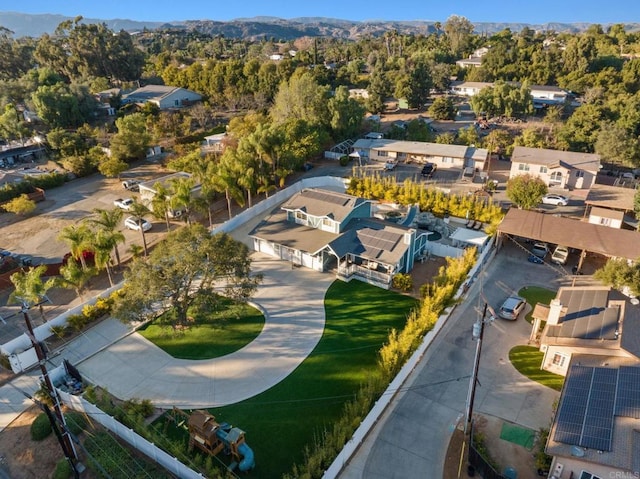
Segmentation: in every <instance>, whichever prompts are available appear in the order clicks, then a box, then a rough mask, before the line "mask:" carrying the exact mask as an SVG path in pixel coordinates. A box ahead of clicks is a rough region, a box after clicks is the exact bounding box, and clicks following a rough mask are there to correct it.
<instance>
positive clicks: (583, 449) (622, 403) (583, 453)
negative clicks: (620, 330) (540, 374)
mask: <svg viewBox="0 0 640 479" xmlns="http://www.w3.org/2000/svg"><path fill="white" fill-rule="evenodd" d="M545 452H546V453H547V454H549V455H551V456H553V462H552V463H551V470H550V476H549V477H550V478H553V479H570V478H574V479H609V478H612V477H620V478H623V477H629V478H636V477H640V364H639V363H638V361H637V360H636V361H630V360H624V359H621V358H616V357H607V356H592V355H581V356H576V357H575V358H574V360H573V361H572V363H571V367H570V368H569V371H568V373H567V376H566V379H565V382H564V386H563V388H562V395H561V396H560V402H559V405H558V410H557V412H556V414H555V415H554V418H553V423H552V425H551V428H550V430H549V439H548V441H547V446H546V449H545Z"/></svg>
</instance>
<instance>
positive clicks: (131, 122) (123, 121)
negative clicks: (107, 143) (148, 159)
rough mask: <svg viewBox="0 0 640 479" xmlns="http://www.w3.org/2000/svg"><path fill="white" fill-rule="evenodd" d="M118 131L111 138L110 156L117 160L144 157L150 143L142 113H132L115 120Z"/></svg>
mask: <svg viewBox="0 0 640 479" xmlns="http://www.w3.org/2000/svg"><path fill="white" fill-rule="evenodd" d="M116 127H117V128H118V133H116V134H115V135H114V136H113V138H111V156H112V157H113V158H116V159H118V160H132V159H141V158H144V155H145V152H146V150H147V148H148V147H149V144H150V143H151V135H150V134H149V133H148V131H147V120H146V118H145V116H144V115H143V114H142V113H132V114H131V115H127V116H125V117H122V118H118V119H117V120H116Z"/></svg>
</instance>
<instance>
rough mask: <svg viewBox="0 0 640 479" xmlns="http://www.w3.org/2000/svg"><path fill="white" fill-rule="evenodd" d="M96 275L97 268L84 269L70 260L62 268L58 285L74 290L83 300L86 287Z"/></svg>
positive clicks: (57, 280)
mask: <svg viewBox="0 0 640 479" xmlns="http://www.w3.org/2000/svg"><path fill="white" fill-rule="evenodd" d="M96 273H97V271H96V268H93V267H82V266H81V265H79V264H78V262H77V261H76V260H75V259H73V258H69V261H67V264H66V265H65V266H62V267H60V277H58V278H56V285H60V286H62V287H63V288H68V289H70V288H73V289H74V290H75V292H76V294H77V295H78V296H79V297H80V298H82V293H83V291H84V289H85V287H86V285H87V284H88V283H89V281H90V280H91V278H92V277H93V276H95V275H96Z"/></svg>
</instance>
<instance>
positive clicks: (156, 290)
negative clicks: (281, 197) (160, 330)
mask: <svg viewBox="0 0 640 479" xmlns="http://www.w3.org/2000/svg"><path fill="white" fill-rule="evenodd" d="M125 280H126V287H125V288H124V290H123V291H124V294H123V295H122V297H121V298H120V299H118V300H117V302H116V304H115V305H114V309H113V314H114V315H115V316H116V317H117V318H119V319H121V320H122V321H138V320H140V319H142V318H144V317H146V316H147V315H149V314H152V315H155V314H157V307H158V304H163V305H165V306H168V307H170V310H169V311H168V314H165V315H164V316H163V318H164V319H165V320H167V321H168V322H170V323H171V324H173V325H174V326H180V325H186V324H187V321H188V318H189V311H190V309H191V308H192V307H198V306H200V307H207V308H209V309H215V307H216V304H217V303H218V302H219V300H220V296H218V294H219V293H220V292H221V293H223V294H224V296H227V297H231V298H233V299H235V300H239V301H246V300H248V299H249V298H250V297H251V296H252V295H253V294H254V292H255V290H256V287H257V285H258V283H259V281H260V280H261V277H260V276H255V275H252V272H251V259H250V252H249V249H248V248H247V246H246V245H244V244H243V243H241V242H239V241H236V240H234V239H233V238H231V237H230V236H229V235H227V234H224V233H222V234H217V235H213V236H212V235H211V234H210V233H209V232H208V231H207V229H206V228H204V227H203V226H202V225H200V224H193V225H191V226H186V227H184V228H180V229H178V230H176V231H172V232H171V233H169V234H168V235H167V236H166V237H165V239H164V240H163V241H162V246H161V247H159V248H155V249H154V250H153V252H152V253H151V255H149V257H148V258H147V259H144V260H143V259H138V260H136V261H135V262H134V263H133V265H132V266H131V268H130V269H129V270H128V271H127V272H126V273H125Z"/></svg>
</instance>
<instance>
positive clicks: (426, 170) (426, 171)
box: [420, 163, 438, 178]
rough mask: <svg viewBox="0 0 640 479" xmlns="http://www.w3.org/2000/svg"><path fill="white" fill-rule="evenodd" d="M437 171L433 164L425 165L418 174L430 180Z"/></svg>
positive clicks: (436, 166)
mask: <svg viewBox="0 0 640 479" xmlns="http://www.w3.org/2000/svg"><path fill="white" fill-rule="evenodd" d="M437 169H438V165H436V164H434V163H427V164H426V165H424V166H423V167H422V171H421V172H420V174H421V175H422V176H424V177H426V178H431V177H432V176H433V174H434V173H435V172H436V170H437Z"/></svg>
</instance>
